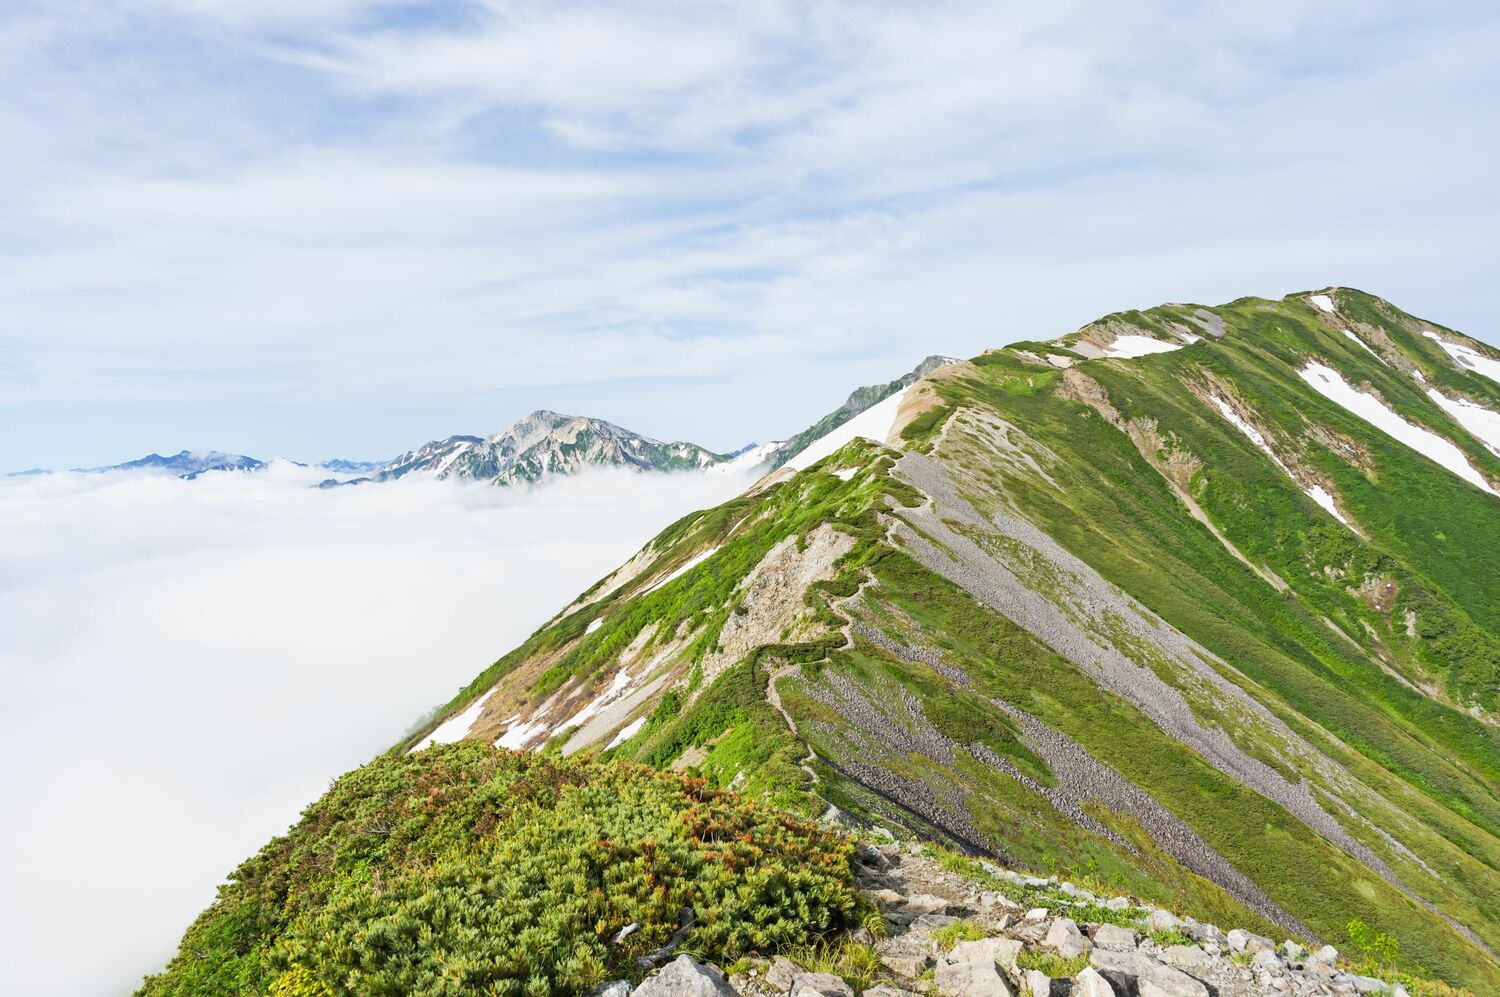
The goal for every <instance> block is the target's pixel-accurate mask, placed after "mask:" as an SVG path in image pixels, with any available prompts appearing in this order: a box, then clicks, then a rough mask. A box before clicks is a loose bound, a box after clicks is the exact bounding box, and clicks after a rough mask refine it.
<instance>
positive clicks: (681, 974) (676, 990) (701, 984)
mask: <svg viewBox="0 0 1500 997" xmlns="http://www.w3.org/2000/svg"><path fill="white" fill-rule="evenodd" d="M633 997H739V995H738V994H736V993H735V992H734V989H733V988H732V987H730V985H729V981H728V980H726V979H724V974H723V973H720V972H719V971H718V970H717V969H715V968H714V967H712V966H705V965H704V964H703V963H701V962H698V961H697V960H696V959H694V958H693V957H692V956H688V955H680V956H678V957H677V958H676V959H673V960H672V961H671V962H669V963H667V964H666V965H665V966H663V967H662V968H661V970H660V971H658V972H657V973H656V975H654V976H648V977H647V978H646V980H645V982H643V983H642V984H641V985H640V986H638V987H636V988H635V993H634V995H633Z"/></svg>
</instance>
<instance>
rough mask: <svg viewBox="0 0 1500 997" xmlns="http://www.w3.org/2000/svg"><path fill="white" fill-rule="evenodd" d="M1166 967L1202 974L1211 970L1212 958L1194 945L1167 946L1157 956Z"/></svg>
mask: <svg viewBox="0 0 1500 997" xmlns="http://www.w3.org/2000/svg"><path fill="white" fill-rule="evenodd" d="M1158 958H1159V959H1161V961H1162V962H1164V963H1166V964H1167V965H1168V966H1176V967H1177V968H1178V969H1185V970H1187V971H1188V972H1202V971H1204V970H1208V969H1211V968H1213V964H1214V961H1213V959H1212V957H1210V956H1209V954H1208V953H1207V952H1205V951H1203V950H1202V949H1201V948H1199V947H1198V946H1196V945H1168V946H1167V947H1166V948H1164V949H1162V951H1161V955H1160V956H1158Z"/></svg>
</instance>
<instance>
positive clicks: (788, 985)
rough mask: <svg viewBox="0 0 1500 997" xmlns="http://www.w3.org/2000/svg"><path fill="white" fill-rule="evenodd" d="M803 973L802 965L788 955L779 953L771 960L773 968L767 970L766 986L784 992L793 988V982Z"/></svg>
mask: <svg viewBox="0 0 1500 997" xmlns="http://www.w3.org/2000/svg"><path fill="white" fill-rule="evenodd" d="M802 973H803V969H802V967H801V966H799V965H797V964H796V963H795V962H793V961H792V960H790V959H788V958H787V957H786V956H784V955H779V956H777V957H776V958H774V959H772V960H771V968H770V969H767V970H766V986H768V987H770V988H771V989H772V990H774V991H776V992H777V993H780V994H784V993H786V992H787V991H789V990H791V989H792V984H793V983H794V982H795V981H796V979H797V977H799V976H801V975H802Z"/></svg>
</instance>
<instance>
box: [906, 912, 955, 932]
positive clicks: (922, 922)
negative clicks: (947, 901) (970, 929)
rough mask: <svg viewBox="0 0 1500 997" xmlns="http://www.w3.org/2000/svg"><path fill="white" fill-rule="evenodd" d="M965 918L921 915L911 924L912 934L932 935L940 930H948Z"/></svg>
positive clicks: (948, 915)
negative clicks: (950, 926)
mask: <svg viewBox="0 0 1500 997" xmlns="http://www.w3.org/2000/svg"><path fill="white" fill-rule="evenodd" d="M961 920H963V918H958V917H953V916H952V915H950V914H919V915H917V917H916V918H914V919H913V920H912V922H911V928H910V933H911V934H915V935H930V934H932V933H933V932H934V931H936V930H938V929H939V928H946V927H948V925H950V924H957V923H958V922H959V921H961Z"/></svg>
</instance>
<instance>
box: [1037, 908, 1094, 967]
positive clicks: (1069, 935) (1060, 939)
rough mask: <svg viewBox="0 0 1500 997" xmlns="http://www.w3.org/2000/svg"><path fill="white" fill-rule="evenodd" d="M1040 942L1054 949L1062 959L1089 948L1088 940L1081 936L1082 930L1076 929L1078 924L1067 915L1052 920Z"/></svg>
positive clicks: (1082, 952) (1081, 953) (1076, 954)
mask: <svg viewBox="0 0 1500 997" xmlns="http://www.w3.org/2000/svg"><path fill="white" fill-rule="evenodd" d="M1042 944H1043V945H1046V946H1047V947H1048V948H1049V949H1054V950H1056V952H1057V954H1058V955H1060V956H1062V957H1063V958H1064V959H1071V958H1073V957H1074V956H1078V955H1083V954H1084V953H1085V952H1087V951H1088V950H1089V940H1088V939H1087V938H1085V937H1083V932H1081V931H1079V930H1078V925H1076V924H1074V923H1073V920H1072V918H1067V917H1060V918H1058V919H1057V920H1056V921H1053V922H1052V927H1050V928H1048V929H1047V938H1046V940H1045V941H1043V943H1042Z"/></svg>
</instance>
